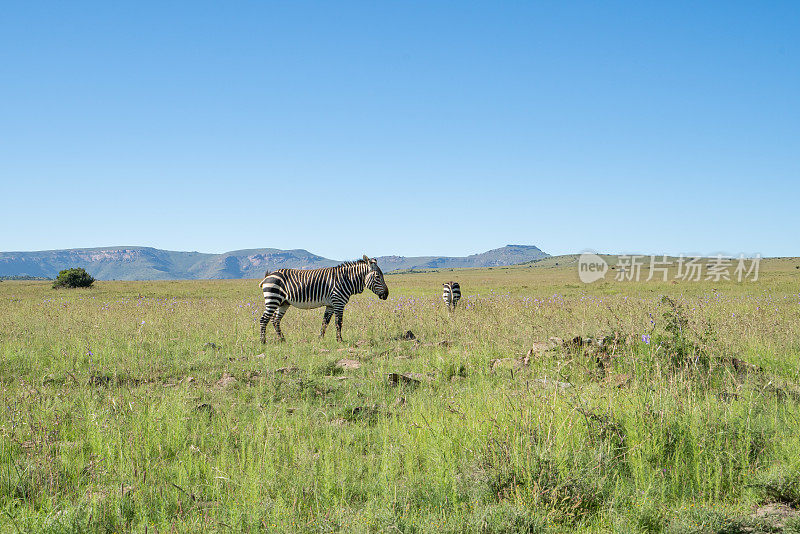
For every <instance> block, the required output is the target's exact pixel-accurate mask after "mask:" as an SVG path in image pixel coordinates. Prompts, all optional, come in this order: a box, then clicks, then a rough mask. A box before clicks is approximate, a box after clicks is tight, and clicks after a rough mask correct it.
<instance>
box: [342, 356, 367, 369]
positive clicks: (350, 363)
mask: <svg viewBox="0 0 800 534" xmlns="http://www.w3.org/2000/svg"><path fill="white" fill-rule="evenodd" d="M336 367H341V368H342V369H358V368H359V367H361V363H360V362H359V361H358V360H348V359H347V358H342V359H341V360H339V361H338V362H336Z"/></svg>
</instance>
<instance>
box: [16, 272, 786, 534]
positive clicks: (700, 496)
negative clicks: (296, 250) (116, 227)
mask: <svg viewBox="0 0 800 534" xmlns="http://www.w3.org/2000/svg"><path fill="white" fill-rule="evenodd" d="M567 263H569V262H567ZM799 266H800V259H794V258H788V259H770V260H763V261H762V262H761V268H760V273H759V279H758V281H755V282H754V281H751V280H747V281H743V282H736V281H721V282H711V281H700V282H688V281H673V280H670V281H667V282H663V281H656V280H651V281H649V282H644V281H641V282H638V283H637V282H616V281H614V280H613V279H611V278H612V277H613V273H614V271H609V276H607V279H608V280H607V281H600V282H596V283H594V284H591V285H584V284H581V283H580V282H579V281H578V276H577V268H576V266H575V265H570V264H567V265H565V264H564V262H563V261H562V263H561V264H557V261H556V260H553V259H551V260H546V261H542V262H538V263H536V264H533V265H528V266H519V267H511V268H494V269H484V270H455V271H449V270H447V271H433V272H423V273H405V274H395V275H391V274H390V275H387V276H386V282H387V284H388V286H389V289H390V296H389V299H388V300H387V301H380V300H379V299H378V298H377V297H376V296H375V295H373V294H371V293H369V292H368V291H367V292H365V293H364V294H362V295H358V296H356V297H354V298H353V299H352V300H351V301H350V303H349V304H348V306H347V307H346V309H345V316H344V329H343V335H344V343H341V344H340V343H337V342H336V341H335V335H334V334H335V332H334V331H333V327H331V328H329V329H328V333H327V337H326V338H325V339H319V337H318V333H319V329H320V326H321V320H322V309H318V310H298V309H295V308H291V309H290V310H289V312H288V313H287V315H286V317H285V318H284V320H283V322H282V325H281V326H282V329H283V332H284V334H285V335H286V337H287V341H286V342H285V343H279V342H278V341H277V340H276V339H275V336H274V331H273V330H272V328H271V326H270V328H269V329H268V331H267V333H268V337H267V343H266V344H265V345H262V344H261V343H259V339H258V338H259V336H258V322H257V321H258V317H259V316H260V314H261V311H262V308H263V300H262V297H261V294H260V290H259V288H258V286H257V281H256V280H231V281H182V282H96V283H95V286H94V287H93V288H90V289H75V290H64V289H61V290H55V289H52V288H51V287H50V284H49V283H48V282H22V281H6V282H2V283H0V531H2V532H206V531H220V532H227V531H253V532H256V531H268V532H337V531H338V532H534V533H538V532H541V533H549V532H631V533H634V532H675V533H678V532H698V533H699V532H718V533H723V532H725V533H734V532H754V533H755V532H800V516H798V515H797V512H796V508H797V507H800V386H799V385H798V384H799V383H800V268H799ZM646 274H647V271H646V269H645V271H644V274H643V276H642V280H644V279H645V278H646ZM672 274H673V273H670V276H672ZM656 278H658V277H656ZM451 279H452V280H457V281H459V282H460V283H461V288H462V292H463V294H464V297H463V298H462V300H461V302H460V303H459V305H458V308H457V309H456V311H455V312H453V313H450V312H448V311H447V310H446V309H445V308H444V305H443V303H442V300H441V287H442V286H441V284H442V282H445V281H448V280H451ZM409 331H410V332H411V333H413V336H412V335H409V334H408V332H409ZM412 337H413V339H412Z"/></svg>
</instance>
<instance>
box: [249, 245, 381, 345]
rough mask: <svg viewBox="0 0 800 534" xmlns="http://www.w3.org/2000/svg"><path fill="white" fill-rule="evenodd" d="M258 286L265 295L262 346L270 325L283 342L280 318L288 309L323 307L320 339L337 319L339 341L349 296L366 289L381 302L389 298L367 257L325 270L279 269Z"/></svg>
mask: <svg viewBox="0 0 800 534" xmlns="http://www.w3.org/2000/svg"><path fill="white" fill-rule="evenodd" d="M259 285H260V286H261V290H262V291H263V292H264V314H263V315H262V316H261V320H260V323H261V342H262V343H264V342H265V341H266V330H267V323H269V322H270V321H272V323H273V324H274V325H275V332H277V333H278V338H279V339H280V340H281V341H283V339H284V338H283V334H282V333H281V318H283V315H284V314H285V313H286V310H288V309H289V306H295V307H297V308H304V309H310V308H319V307H321V306H325V315H324V316H323V317H322V330H321V331H320V336H321V337H322V336H324V335H325V329H326V328H327V327H328V323H330V321H331V317H332V316H333V315H336V339H337V340H338V341H341V340H342V319H343V317H344V306H345V304H347V301H348V300H350V297H351V296H352V295H355V294H356V293H361V292H362V291H364V288H365V287H366V288H368V289H370V290H371V291H372V292H373V293H375V294H376V295H378V297H380V298H381V299H383V300H386V299H387V298H389V288H387V287H386V282H385V281H384V279H383V272H381V269H380V267H378V262H377V261H376V260H375V259H370V258H368V257H367V256H364V259H361V260H358V261H352V262H345V263H342V264H341V265H337V266H335V267H326V268H324V269H310V270H302V269H278V270H277V271H274V272H272V273H268V274H267V276H266V277H265V278H264V279H263V280H262V281H261V283H260V284H259Z"/></svg>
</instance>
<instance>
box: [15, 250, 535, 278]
mask: <svg viewBox="0 0 800 534" xmlns="http://www.w3.org/2000/svg"><path fill="white" fill-rule="evenodd" d="M546 257H548V254H546V253H544V252H542V251H541V250H539V249H538V248H537V247H534V246H529V245H507V246H505V247H502V248H498V249H494V250H490V251H487V252H483V253H481V254H473V255H471V256H466V257H445V256H421V257H403V256H382V257H379V258H378V264H379V265H380V266H381V268H382V269H383V270H384V271H385V272H390V271H395V270H400V269H434V268H456V267H494V266H501V265H514V264H517V263H523V262H528V261H533V260H537V259H541V258H546ZM338 263H341V261H339V260H331V259H327V258H323V257H322V256H317V255H315V254H312V253H311V252H308V251H307V250H302V249H296V250H280V249H274V248H262V249H248V250H235V251H232V252H225V253H224V254H206V253H202V252H176V251H171V250H160V249H156V248H150V247H103V248H83V249H65V250H44V251H38V252H0V277H12V276H13V277H19V276H28V277H44V278H54V277H55V276H56V275H57V274H58V272H59V271H60V270H62V269H67V268H70V267H83V268H84V269H86V270H87V271H88V272H89V273H90V274H91V275H92V276H94V277H95V278H97V279H98V280H187V279H212V278H260V277H262V276H264V273H265V272H266V271H272V270H275V269H280V268H287V267H291V268H296V269H316V268H318V267H329V266H331V265H336V264H338Z"/></svg>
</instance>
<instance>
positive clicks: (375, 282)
mask: <svg viewBox="0 0 800 534" xmlns="http://www.w3.org/2000/svg"><path fill="white" fill-rule="evenodd" d="M364 261H365V262H367V265H369V271H367V276H366V277H365V278H364V284H365V285H366V286H367V287H368V288H369V289H370V291H372V292H373V293H375V294H376V295H378V298H380V299H381V300H386V299H388V298H389V288H388V287H386V281H385V280H384V279H383V271H381V268H380V267H378V260H376V259H375V258H368V257H367V255H366V254H365V255H364Z"/></svg>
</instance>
